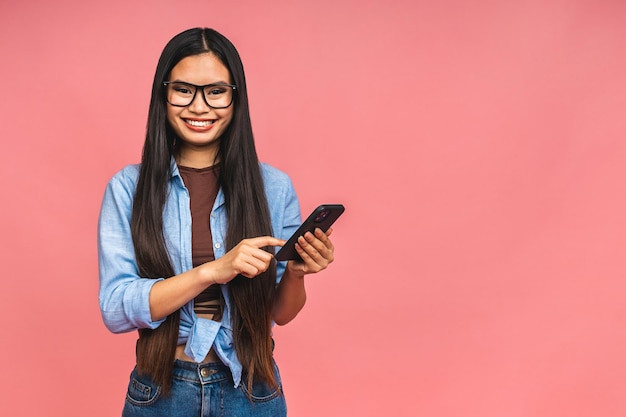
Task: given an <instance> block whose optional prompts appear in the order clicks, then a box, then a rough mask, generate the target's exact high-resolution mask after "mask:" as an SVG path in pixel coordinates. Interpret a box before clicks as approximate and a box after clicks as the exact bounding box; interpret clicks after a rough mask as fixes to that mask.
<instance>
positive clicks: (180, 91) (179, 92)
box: [167, 83, 196, 106]
mask: <svg viewBox="0 0 626 417" xmlns="http://www.w3.org/2000/svg"><path fill="white" fill-rule="evenodd" d="M195 95H196V87H194V86H193V85H189V84H185V83H171V84H168V85H167V101H168V102H169V103H170V104H173V105H174V106H188V105H190V104H191V101H192V100H193V97H194V96H195Z"/></svg>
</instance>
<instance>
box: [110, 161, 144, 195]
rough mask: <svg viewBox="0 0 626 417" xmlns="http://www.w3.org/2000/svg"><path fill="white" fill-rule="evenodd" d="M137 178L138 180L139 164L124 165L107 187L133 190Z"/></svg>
mask: <svg viewBox="0 0 626 417" xmlns="http://www.w3.org/2000/svg"><path fill="white" fill-rule="evenodd" d="M137 178H139V164H130V165H126V166H125V167H123V168H122V169H120V170H119V171H117V172H116V173H115V174H114V175H113V176H112V177H111V179H110V180H109V187H111V188H114V189H116V188H123V189H127V190H128V189H132V190H134V189H135V187H136V185H137Z"/></svg>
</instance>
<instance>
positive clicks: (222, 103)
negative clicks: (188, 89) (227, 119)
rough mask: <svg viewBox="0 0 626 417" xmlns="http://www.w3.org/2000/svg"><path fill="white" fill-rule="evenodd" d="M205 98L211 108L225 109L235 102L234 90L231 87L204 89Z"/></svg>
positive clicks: (219, 86) (217, 86)
mask: <svg viewBox="0 0 626 417" xmlns="http://www.w3.org/2000/svg"><path fill="white" fill-rule="evenodd" d="M204 97H205V98H206V101H207V103H209V106H211V107H213V108H215V109H223V108H225V107H228V106H230V103H232V102H233V88H232V87H231V86H229V85H210V86H208V87H204Z"/></svg>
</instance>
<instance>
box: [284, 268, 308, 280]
mask: <svg viewBox="0 0 626 417" xmlns="http://www.w3.org/2000/svg"><path fill="white" fill-rule="evenodd" d="M304 275H305V274H304V272H296V271H293V270H291V269H289V266H287V268H285V273H284V274H283V278H285V277H287V279H304Z"/></svg>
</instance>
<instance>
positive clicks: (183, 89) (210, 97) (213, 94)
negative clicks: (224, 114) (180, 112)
mask: <svg viewBox="0 0 626 417" xmlns="http://www.w3.org/2000/svg"><path fill="white" fill-rule="evenodd" d="M195 96H196V86H195V85H192V84H187V83H182V82H173V83H170V84H168V85H167V101H168V102H169V103H170V104H172V105H174V106H181V107H185V106H188V105H190V104H191V102H192V101H193V100H194V98H195ZM204 99H205V100H206V102H207V103H208V104H209V106H211V107H213V108H215V109H223V108H226V107H228V106H230V104H231V103H232V102H233V87H232V86H229V85H221V84H216V85H208V86H206V87H204Z"/></svg>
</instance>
